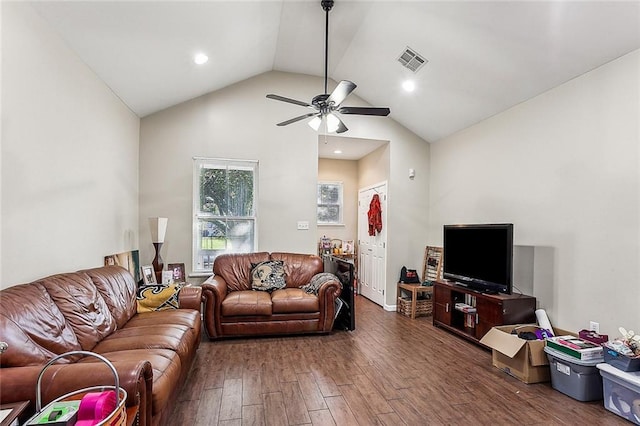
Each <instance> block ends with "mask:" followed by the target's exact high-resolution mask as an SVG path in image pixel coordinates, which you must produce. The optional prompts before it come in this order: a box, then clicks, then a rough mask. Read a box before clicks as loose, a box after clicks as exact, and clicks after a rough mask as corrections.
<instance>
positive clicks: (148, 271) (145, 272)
mask: <svg viewBox="0 0 640 426" xmlns="http://www.w3.org/2000/svg"><path fill="white" fill-rule="evenodd" d="M140 272H141V273H142V280H143V281H144V285H151V284H158V283H157V282H156V273H155V271H154V270H153V266H151V265H144V266H141V267H140Z"/></svg>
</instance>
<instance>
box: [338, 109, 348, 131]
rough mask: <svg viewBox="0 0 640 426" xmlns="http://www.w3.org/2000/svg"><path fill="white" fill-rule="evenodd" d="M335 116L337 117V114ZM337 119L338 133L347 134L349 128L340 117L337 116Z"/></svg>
mask: <svg viewBox="0 0 640 426" xmlns="http://www.w3.org/2000/svg"><path fill="white" fill-rule="evenodd" d="M334 115H335V114H334ZM336 118H337V119H338V128H337V129H336V133H344V132H346V131H347V130H349V129H347V126H345V125H344V123H343V122H342V120H340V117H338V116H337V115H336Z"/></svg>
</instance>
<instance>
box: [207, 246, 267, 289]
mask: <svg viewBox="0 0 640 426" xmlns="http://www.w3.org/2000/svg"><path fill="white" fill-rule="evenodd" d="M265 260H269V253H267V252H259V253H247V254H231V253H226V254H221V255H220V256H218V257H216V260H215V262H213V273H214V274H215V275H220V276H222V277H224V280H225V281H226V283H227V289H228V291H239V290H251V264H252V263H260V262H264V261H265Z"/></svg>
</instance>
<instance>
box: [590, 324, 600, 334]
mask: <svg viewBox="0 0 640 426" xmlns="http://www.w3.org/2000/svg"><path fill="white" fill-rule="evenodd" d="M589 330H591V331H595V332H596V333H598V334H600V323H599V322H595V321H589Z"/></svg>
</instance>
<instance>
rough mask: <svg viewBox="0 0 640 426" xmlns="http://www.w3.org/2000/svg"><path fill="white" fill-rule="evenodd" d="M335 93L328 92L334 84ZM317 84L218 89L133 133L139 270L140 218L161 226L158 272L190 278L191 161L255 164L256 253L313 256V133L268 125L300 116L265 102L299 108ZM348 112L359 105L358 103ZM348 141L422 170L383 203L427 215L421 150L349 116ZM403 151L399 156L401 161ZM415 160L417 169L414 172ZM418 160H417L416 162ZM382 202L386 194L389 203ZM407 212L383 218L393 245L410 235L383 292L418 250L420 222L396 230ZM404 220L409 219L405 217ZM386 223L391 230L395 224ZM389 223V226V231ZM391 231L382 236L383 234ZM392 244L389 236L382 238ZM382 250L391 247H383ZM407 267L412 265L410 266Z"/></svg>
mask: <svg viewBox="0 0 640 426" xmlns="http://www.w3.org/2000/svg"><path fill="white" fill-rule="evenodd" d="M333 84H335V83H333ZM322 88H323V81H322V79H321V78H317V77H312V76H307V75H299V74H290V73H283V72H267V73H265V74H261V75H258V76H256V77H253V78H251V79H248V80H245V81H243V82H240V83H238V84H235V85H232V86H229V87H227V88H224V89H222V90H219V91H216V92H213V93H210V94H208V95H205V96H202V97H200V98H197V99H194V100H191V101H188V102H185V103H183V104H180V105H177V106H175V107H172V108H169V109H167V110H164V111H160V112H158V113H156V114H153V115H151V116H148V117H145V118H143V119H142V120H141V131H140V229H141V232H140V241H141V244H140V246H141V255H140V256H141V262H143V263H145V262H147V263H148V262H150V261H151V259H152V258H153V247H152V245H151V240H150V235H149V231H148V225H147V218H148V217H151V216H166V217H168V218H169V226H168V229H167V237H166V240H165V241H166V242H165V245H164V247H163V249H162V257H163V259H164V261H165V263H169V262H184V263H185V264H186V265H189V266H187V269H188V270H190V269H191V268H190V265H191V257H192V247H191V229H192V225H191V215H192V201H191V200H192V157H194V156H200V157H220V158H238V159H252V160H258V161H259V168H260V171H259V192H260V199H259V205H258V209H259V223H258V243H259V247H258V250H265V251H278V250H282V251H298V252H304V253H315V252H316V250H317V236H318V232H319V231H318V227H317V226H316V222H315V218H316V184H317V179H318V146H317V145H318V139H317V133H316V132H314V131H313V130H311V128H310V127H309V126H307V125H306V124H305V123H304V122H300V123H294V124H291V125H289V126H285V127H277V126H276V125H275V124H276V123H278V122H281V121H284V120H286V119H288V118H292V117H295V116H297V115H300V114H303V113H304V112H305V111H304V109H303V108H300V107H298V106H296V105H290V104H286V103H282V102H276V101H273V100H270V99H266V97H265V96H266V95H267V94H268V93H276V94H279V95H283V96H287V97H290V98H294V99H300V100H308V99H311V98H312V97H313V96H315V95H317V94H318V93H320V92H321V91H322ZM349 105H354V106H355V105H364V103H363V102H362V100H359V99H358V97H357V96H354V95H351V96H350V97H349ZM345 120H346V121H348V122H347V126H348V127H349V133H348V136H349V137H361V138H365V139H383V140H389V141H391V144H390V145H394V146H395V148H391V149H390V152H391V154H390V159H391V162H392V163H393V161H394V158H395V159H397V160H396V161H399V162H400V163H404V164H401V165H398V166H393V165H391V166H389V167H390V169H391V170H392V176H391V177H393V173H394V172H395V169H396V168H397V169H401V170H403V172H402V175H403V176H404V175H405V172H404V169H405V167H406V168H407V169H408V168H409V167H414V168H416V169H419V170H421V172H420V173H422V174H421V178H420V180H416V181H415V182H407V181H408V179H404V180H400V179H399V181H398V184H397V185H390V190H389V191H390V194H391V193H393V194H394V195H393V197H395V198H394V200H397V201H398V202H399V203H400V204H402V205H408V204H411V205H413V206H416V208H419V209H421V210H422V211H426V205H427V198H428V197H427V193H428V186H427V181H426V177H427V164H428V150H429V147H428V144H427V143H426V142H424V141H423V140H421V139H420V138H418V137H417V136H415V135H413V134H412V133H410V132H408V131H407V130H406V129H404V128H403V127H402V126H400V125H399V124H397V123H395V122H394V121H393V120H391V119H390V118H380V117H359V116H353V115H351V116H349V117H348V119H347V118H345ZM404 151H406V154H404V153H402V152H404ZM416 158H420V159H421V160H420V163H422V164H420V165H415V164H414V165H413V166H411V165H410V164H413V163H414V161H415V159H416ZM422 159H424V160H422ZM390 197H391V195H390ZM405 214H406V212H402V211H400V210H399V212H398V216H397V217H398V218H399V219H393V216H391V217H390V218H389V222H390V223H389V228H388V229H390V230H391V229H392V228H393V226H396V234H395V235H397V236H398V237H397V238H398V239H399V240H401V241H404V240H405V239H406V235H408V233H412V234H413V235H412V237H411V242H410V243H408V244H406V243H404V242H403V243H400V242H399V243H398V244H397V246H396V247H398V248H397V251H394V252H393V253H391V255H390V256H388V258H389V265H390V266H389V268H388V271H393V272H389V275H388V283H387V284H388V285H389V287H390V288H392V289H393V296H389V300H394V299H395V284H396V281H397V275H398V273H399V270H400V267H402V265H403V264H405V263H407V262H408V261H407V259H406V257H410V258H415V261H417V262H421V261H422V255H423V253H424V246H425V245H426V228H427V215H426V214H424V215H423V214H422V213H421V214H419V215H417V214H416V215H415V219H416V222H414V223H405V222H403V221H404V220H405V219H406V217H405ZM411 214H412V215H413V213H411ZM300 220H307V221H309V224H310V229H309V230H308V231H298V230H297V229H296V224H297V221H300ZM394 220H395V222H394ZM394 223H395V225H394ZM390 232H391V231H390ZM390 235H391V234H390ZM390 245H391V242H390ZM409 261H411V259H409Z"/></svg>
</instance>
